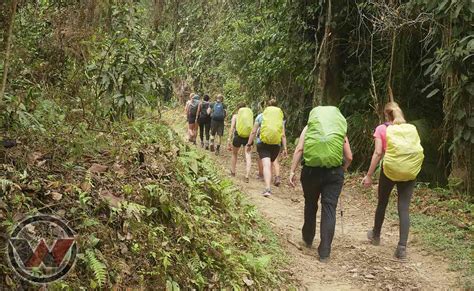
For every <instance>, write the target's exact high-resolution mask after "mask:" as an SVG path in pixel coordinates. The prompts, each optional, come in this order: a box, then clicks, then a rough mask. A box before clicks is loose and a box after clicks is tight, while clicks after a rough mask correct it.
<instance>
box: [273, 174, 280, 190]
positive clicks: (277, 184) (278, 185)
mask: <svg viewBox="0 0 474 291" xmlns="http://www.w3.org/2000/svg"><path fill="white" fill-rule="evenodd" d="M280 184H281V178H280V176H276V177H275V181H274V182H273V185H275V186H276V187H280Z"/></svg>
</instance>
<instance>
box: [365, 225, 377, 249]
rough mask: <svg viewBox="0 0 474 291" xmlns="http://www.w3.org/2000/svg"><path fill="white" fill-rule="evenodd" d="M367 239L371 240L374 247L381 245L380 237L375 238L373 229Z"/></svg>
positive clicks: (368, 233)
mask: <svg viewBox="0 0 474 291" xmlns="http://www.w3.org/2000/svg"><path fill="white" fill-rule="evenodd" d="M367 238H368V239H369V241H370V243H371V244H373V245H374V246H379V245H380V235H379V236H375V234H374V231H373V230H372V229H371V230H369V231H368V232H367Z"/></svg>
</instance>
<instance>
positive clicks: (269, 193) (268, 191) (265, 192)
mask: <svg viewBox="0 0 474 291" xmlns="http://www.w3.org/2000/svg"><path fill="white" fill-rule="evenodd" d="M262 195H263V197H270V196H271V195H272V190H270V189H265V190H264V191H263V192H262Z"/></svg>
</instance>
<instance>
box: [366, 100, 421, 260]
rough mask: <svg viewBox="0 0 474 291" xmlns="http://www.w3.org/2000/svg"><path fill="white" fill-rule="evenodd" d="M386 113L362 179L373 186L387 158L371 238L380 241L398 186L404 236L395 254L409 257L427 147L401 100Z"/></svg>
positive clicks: (379, 187) (401, 225)
mask: <svg viewBox="0 0 474 291" xmlns="http://www.w3.org/2000/svg"><path fill="white" fill-rule="evenodd" d="M384 114H385V120H387V122H386V123H383V124H381V125H379V126H378V127H377V128H376V129H375V133H374V139H375V150H374V154H373V155H372V160H371V163H370V167H369V170H368V171H367V175H366V176H365V177H364V179H363V180H362V183H363V184H364V186H365V187H370V186H371V185H372V175H373V174H374V172H375V169H376V168H377V165H378V164H379V162H380V161H381V160H382V159H383V162H382V168H381V170H380V179H379V185H378V203H377V209H376V211H375V219H374V227H373V228H372V229H371V230H369V231H368V232H367V238H368V239H369V240H370V242H371V243H372V244H373V245H379V244H380V234H381V230H382V224H383V221H384V218H385V210H386V209H387V205H388V201H389V197H390V193H391V192H392V190H393V188H394V187H395V185H396V186H397V192H398V216H399V220H400V238H399V242H398V245H397V248H396V250H395V257H397V258H398V259H405V258H406V256H407V254H406V247H407V242H408V233H409V230H410V213H409V209H410V202H411V197H412V195H413V190H414V188H415V180H416V176H417V175H418V173H419V172H420V170H421V166H422V164H423V159H424V155H423V147H422V146H421V143H420V137H419V135H418V132H417V130H416V127H415V126H414V125H411V124H407V123H406V121H405V117H404V116H403V112H402V110H401V109H400V107H399V106H398V104H397V103H395V102H389V103H387V105H385V109H384Z"/></svg>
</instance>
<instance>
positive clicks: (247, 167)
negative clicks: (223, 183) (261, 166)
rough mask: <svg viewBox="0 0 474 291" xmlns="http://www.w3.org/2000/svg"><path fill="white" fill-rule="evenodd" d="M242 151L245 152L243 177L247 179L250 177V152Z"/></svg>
mask: <svg viewBox="0 0 474 291" xmlns="http://www.w3.org/2000/svg"><path fill="white" fill-rule="evenodd" d="M244 152H245V166H246V169H245V170H246V171H245V178H246V179H248V178H249V177H250V170H251V168H252V153H249V152H247V151H244ZM247 181H248V180H247Z"/></svg>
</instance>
